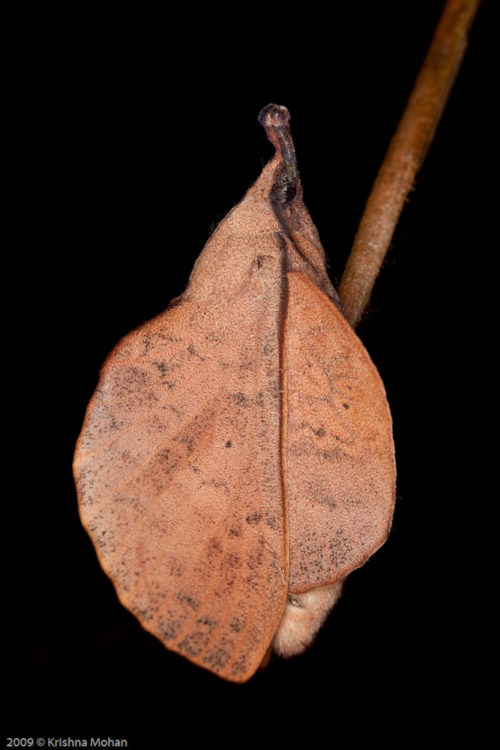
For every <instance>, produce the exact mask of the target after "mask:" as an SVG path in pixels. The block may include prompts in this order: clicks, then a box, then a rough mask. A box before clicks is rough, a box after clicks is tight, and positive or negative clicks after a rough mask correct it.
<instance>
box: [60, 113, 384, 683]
mask: <svg viewBox="0 0 500 750" xmlns="http://www.w3.org/2000/svg"><path fill="white" fill-rule="evenodd" d="M259 119H260V122H261V124H262V125H263V126H264V128H265V130H266V133H267V135H268V137H269V139H270V141H271V142H272V143H273V145H274V147H275V150H276V152H275V155H274V157H273V158H272V159H271V160H270V161H269V163H268V164H267V165H266V166H265V167H264V169H263V171H262V173H261V175H260V177H259V178H258V179H257V181H256V182H255V184H254V185H253V186H252V187H251V188H250V189H249V190H248V192H247V193H246V195H245V196H244V198H243V199H242V201H241V202H240V203H239V204H238V205H237V206H236V207H235V208H233V209H232V210H231V211H230V212H229V214H228V215H227V216H226V217H225V219H224V220H223V221H222V222H221V223H220V224H219V226H218V227H217V229H216V230H215V231H214V232H213V234H212V236H211V237H210V239H209V240H208V242H207V244H206V245H205V247H204V249H203V251H202V253H201V255H200V256H199V258H198V260H197V261H196V263H195V266H194V268H193V271H192V273H191V276H190V279H189V284H188V286H187V289H186V291H185V292H184V294H182V296H181V297H179V298H177V299H175V300H174V301H172V302H171V304H170V305H169V307H168V308H167V309H166V310H165V311H164V312H163V313H162V314H160V315H158V316H157V317H156V318H154V319H153V320H151V321H150V322H148V323H145V324H144V325H142V326H140V327H139V328H138V329H137V330H135V331H133V332H132V333H130V334H128V335H127V336H125V337H124V338H123V339H122V340H121V341H120V342H119V343H118V345H117V346H116V348H115V349H114V350H113V351H112V353H111V354H110V355H109V357H108V359H107V360H106V362H105V364H104V366H103V369H102V371H101V375H100V379H99V383H98V385H97V389H96V391H95V393H94V395H93V397H92V399H91V401H90V404H89V406H88V409H87V412H86V416H85V420H84V424H83V428H82V431H81V434H80V437H79V439H78V442H77V447H76V452H75V459H74V476H75V482H76V486H77V491H78V502H79V509H80V515H81V520H82V523H83V525H84V527H85V528H86V530H87V531H88V533H89V535H90V538H91V540H92V542H93V544H94V546H95V549H96V552H97V555H98V558H99V561H100V564H101V566H102V568H103V569H104V571H105V572H106V573H107V575H108V576H109V577H110V578H111V580H112V582H113V583H114V586H115V588H116V592H117V595H118V597H119V599H120V601H121V602H122V604H123V605H124V606H125V607H126V608H127V609H129V610H130V611H131V612H132V613H133V614H134V615H135V616H136V617H137V619H138V620H139V622H140V623H141V624H142V626H143V627H144V628H145V629H146V630H148V631H149V632H150V633H153V634H154V635H155V636H156V637H157V638H159V639H160V641H162V643H163V644H164V645H165V646H166V647H167V648H168V649H171V650H172V651H175V652H177V653H179V654H181V655H183V656H185V657H186V658H188V659H189V660H191V661H192V662H194V663H195V664H197V665H199V666H201V667H203V668H205V669H208V670H211V671H212V672H214V673H215V674H217V675H219V676H220V677H222V678H225V679H226V680H231V681H234V682H244V681H246V680H248V679H249V678H250V677H251V676H252V675H253V674H254V673H255V671H256V670H257V669H258V668H259V665H260V664H261V663H262V661H263V659H264V658H265V656H266V654H267V652H268V651H269V649H271V648H272V649H273V650H274V651H276V652H277V653H278V654H281V655H283V656H291V655H293V654H296V653H300V652H301V651H303V650H304V649H305V648H306V647H307V646H308V645H309V644H310V643H311V642H312V640H313V639H314V636H315V634H316V632H317V631H318V629H319V628H320V626H321V624H322V623H323V622H324V620H325V618H326V616H327V613H328V611H329V610H330V608H331V607H332V606H333V604H334V603H335V602H336V600H337V599H338V597H339V595H340V592H341V588H342V583H343V581H344V579H345V578H346V576H347V575H348V574H349V573H350V572H351V571H352V570H354V569H355V568H358V567H359V566H361V565H363V563H364V562H365V561H366V560H367V559H368V558H369V557H370V556H371V555H372V554H373V553H374V552H375V551H376V550H377V549H378V548H379V547H380V546H381V545H382V544H383V543H384V541H385V540H386V538H387V535H388V533H389V530H390V526H391V520H392V515H393V509H394V501H395V480H396V468H395V457H394V444H393V438H392V422H391V414H390V410H389V406H388V403H387V398H386V393H385V390H384V386H383V383H382V381H381V379H380V376H379V374H378V373H377V370H376V368H375V366H374V364H373V363H372V361H371V359H370V357H369V355H368V353H367V352H366V350H365V348H364V347H363V344H362V343H361V341H360V340H359V339H358V337H357V336H356V334H355V333H354V331H353V330H352V328H351V327H350V326H349V324H348V323H347V321H346V320H345V318H344V316H343V314H342V307H341V303H340V300H339V297H338V295H337V293H336V291H335V289H334V288H333V286H332V284H331V282H330V280H329V278H328V274H327V270H326V264H325V253H324V250H323V248H322V246H321V242H320V239H319V235H318V232H317V230H316V228H315V226H314V224H313V222H312V220H311V218H310V215H309V213H308V211H307V208H306V206H305V205H304V202H303V199H302V187H301V183H300V179H299V174H298V170H297V164H296V156H295V149H294V144H293V141H292V137H291V134H290V130H289V124H288V122H289V114H288V111H287V109H286V108H285V107H282V106H279V105H275V104H271V105H268V106H267V107H265V108H264V110H262V112H261V113H260V115H259Z"/></svg>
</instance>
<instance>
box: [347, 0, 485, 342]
mask: <svg viewBox="0 0 500 750" xmlns="http://www.w3.org/2000/svg"><path fill="white" fill-rule="evenodd" d="M479 3H480V0H448V2H447V3H446V6H445V8H444V10H443V13H442V15H441V18H440V20H439V22H438V25H437V28H436V31H435V33H434V38H433V40H432V42H431V46H430V48H429V50H428V52H427V55H426V57H425V60H424V62H423V65H422V68H421V70H420V73H419V74H418V77H417V80H416V82H415V85H414V88H413V91H412V93H411V95H410V98H409V100H408V104H407V105H406V109H405V111H404V113H403V116H402V118H401V120H400V122H399V125H398V127H397V130H396V132H395V134H394V136H393V137H392V140H391V142H390V144H389V148H388V151H387V154H386V156H385V159H384V161H383V163H382V166H381V167H380V170H379V172H378V175H377V177H376V179H375V182H374V184H373V187H372V191H371V193H370V195H369V197H368V201H367V203H366V206H365V210H364V213H363V216H362V218H361V222H360V225H359V228H358V231H357V234H356V237H355V239H354V244H353V247H352V250H351V253H350V256H349V258H348V261H347V264H346V267H345V270H344V274H343V276H342V280H341V282H340V286H339V289H338V292H339V295H340V298H341V300H342V303H343V310H344V315H345V317H346V318H347V320H348V321H349V323H350V324H351V325H352V327H353V328H355V327H356V325H357V324H358V323H359V321H360V319H361V316H362V314H363V311H364V309H365V307H366V305H367V304H368V300H369V298H370V295H371V292H372V289H373V285H374V283H375V280H376V278H377V276H378V273H379V271H380V267H381V265H382V262H383V260H384V257H385V255H386V253H387V250H388V247H389V244H390V242H391V239H392V235H393V233H394V230H395V228H396V224H397V222H398V219H399V216H400V214H401V211H402V209H403V205H404V203H405V201H406V198H407V196H408V193H409V191H410V189H411V187H412V185H413V181H414V179H415V176H416V174H417V172H418V170H419V169H420V167H421V165H422V163H423V161H424V159H425V156H426V154H427V151H428V149H429V146H430V144H431V142H432V139H433V136H434V133H435V130H436V128H437V125H438V123H439V121H440V119H441V115H442V112H443V109H444V106H445V104H446V101H447V99H448V95H449V93H450V91H451V88H452V86H453V83H454V81H455V78H456V76H457V73H458V70H459V68H460V64H461V62H462V59H463V56H464V53H465V49H466V46H467V36H468V33H469V30H470V27H471V25H472V23H473V20H474V17H475V15H476V12H477V9H478V7H479Z"/></svg>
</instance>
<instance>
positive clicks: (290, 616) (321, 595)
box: [272, 578, 345, 657]
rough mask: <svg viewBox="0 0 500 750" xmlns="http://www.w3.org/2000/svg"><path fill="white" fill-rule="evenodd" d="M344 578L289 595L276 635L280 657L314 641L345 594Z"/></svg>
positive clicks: (273, 646)
mask: <svg viewBox="0 0 500 750" xmlns="http://www.w3.org/2000/svg"><path fill="white" fill-rule="evenodd" d="M344 581H345V578H344V579H342V580H340V581H336V582H335V583H332V584H331V585H330V586H322V587H321V588H318V589H313V590H312V591H307V592H306V593H305V594H289V595H288V598H287V603H286V607H285V611H284V613H283V617H282V619H281V622H280V625H279V628H278V630H277V631H276V634H275V636H274V638H273V643H272V648H273V651H274V652H275V653H277V654H278V655H279V656H284V657H287V656H294V655H295V654H300V653H302V651H305V649H306V648H307V647H308V646H309V645H310V644H311V643H312V641H313V640H314V637H315V635H316V633H317V632H318V630H319V629H320V627H321V626H322V625H323V623H324V621H325V620H326V617H327V615H328V613H329V612H330V610H331V609H332V607H333V606H334V604H335V603H336V602H337V601H338V599H339V597H340V594H341V593H342V586H343V583H344Z"/></svg>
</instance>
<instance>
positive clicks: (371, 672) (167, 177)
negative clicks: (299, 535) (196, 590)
mask: <svg viewBox="0 0 500 750" xmlns="http://www.w3.org/2000/svg"><path fill="white" fill-rule="evenodd" d="M332 7H333V14H332V16H331V17H330V15H329V12H327V5H326V4H325V5H315V4H314V3H313V4H307V7H300V6H298V7H297V8H296V10H292V9H291V8H290V7H288V6H287V7H284V6H278V5H270V6H268V7H266V6H256V7H253V6H252V7H249V6H247V7H239V8H238V9H237V8H236V7H234V8H233V9H232V10H227V11H224V12H222V11H221V12H220V13H218V12H217V11H216V10H215V9H214V8H209V7H208V6H206V7H205V10H204V11H203V10H199V9H196V8H194V7H193V8H186V9H185V10H186V14H185V16H182V14H179V15H178V16H177V17H175V16H170V17H167V18H165V19H164V18H163V17H153V16H151V17H147V15H146V14H142V15H141V16H140V17H135V16H133V15H132V12H129V14H128V15H125V11H123V10H121V11H120V15H117V16H116V17H106V18H104V17H101V16H100V15H98V14H96V15H95V16H90V15H87V16H83V14H82V17H81V18H78V19H77V18H74V17H72V18H63V19H61V18H60V17H59V18H58V19H55V18H54V19H50V18H49V19H48V18H47V17H46V16H44V17H43V19H42V18H40V19H36V18H32V19H31V21H30V33H31V34H32V35H33V38H35V37H37V24H38V21H40V23H42V21H43V24H44V34H43V38H42V39H38V40H37V44H36V53H33V50H31V51H30V55H29V63H28V64H27V65H26V67H25V68H22V64H23V61H22V59H21V58H22V57H23V56H22V55H19V59H18V65H17V69H18V70H19V68H22V70H21V73H22V79H23V86H22V96H21V97H20V98H21V99H22V110H21V109H18V110H17V109H14V111H13V113H12V116H13V120H14V122H15V123H17V126H18V130H19V132H18V135H20V136H21V137H20V139H19V143H20V144H22V145H19V146H15V147H14V155H15V157H16V158H18V162H19V170H18V173H17V175H16V181H15V182H14V183H13V185H14V188H13V191H14V193H15V192H16V191H17V190H18V191H19V197H20V201H19V203H20V205H21V211H20V217H19V221H17V222H16V238H15V242H14V244H13V248H12V253H11V255H12V258H11V259H12V260H13V261H14V262H16V261H17V262H18V263H17V266H18V270H17V271H16V273H15V274H14V275H12V276H9V277H8V278H11V279H12V285H13V289H12V291H14V293H15V294H14V298H15V302H13V303H12V304H13V307H10V308H9V309H10V317H9V321H10V323H9V326H8V328H9V330H12V329H14V332H15V333H14V337H13V338H14V341H13V346H14V349H13V351H16V352H17V354H16V357H19V358H20V359H17V360H16V362H17V364H16V366H15V367H14V368H13V370H12V371H11V372H10V374H8V377H9V382H10V383H11V384H12V385H14V386H17V385H19V386H20V395H19V397H18V399H17V401H16V404H17V405H19V406H22V407H23V408H22V409H19V411H17V409H16V426H17V428H18V429H19V433H18V434H19V436H18V437H15V438H14V439H13V440H12V445H11V447H12V448H13V455H14V462H13V463H12V464H9V465H8V466H7V467H6V470H7V473H8V474H10V475H11V476H12V477H13V479H14V482H13V488H14V490H13V492H12V493H10V494H9V498H8V503H7V504H8V510H12V511H13V514H12V520H11V521H9V525H8V526H7V527H6V534H5V537H4V545H3V546H4V551H5V553H6V559H7V573H6V582H7V585H8V589H9V598H8V604H7V610H6V616H5V618H4V619H5V621H6V624H7V627H8V633H7V637H6V640H5V642H6V644H7V666H8V673H7V685H8V696H9V697H8V702H7V706H6V708H7V710H6V717H7V727H6V731H5V734H6V736H33V737H36V736H39V735H40V736H45V737H49V736H52V737H59V736H61V737H66V736H72V737H87V738H88V737H90V736H108V735H110V736H114V737H124V738H127V739H128V742H129V747H136V748H145V749H147V748H155V747H170V746H173V747H175V746H181V747H194V746H195V745H196V746H198V745H200V743H203V744H205V743H208V744H214V745H217V746H221V747H226V746H227V747H229V746H231V747H235V746H238V745H241V744H245V743H247V742H248V743H250V744H255V743H256V742H263V743H265V742H272V741H283V742H286V741H295V742H297V743H299V742H301V741H304V742H307V743H308V744H310V745H314V744H316V742H319V741H320V738H322V737H324V736H325V734H324V732H325V731H326V732H327V735H326V736H327V737H328V742H330V743H331V744H333V743H334V742H339V743H340V744H339V746H341V747H345V746H347V742H349V743H354V744H356V743H357V741H358V740H359V741H361V739H362V738H365V737H368V738H369V739H370V741H372V742H373V741H374V740H375V741H378V740H388V739H395V740H398V741H400V742H402V743H405V744H406V742H407V741H408V739H416V738H417V737H418V738H420V739H422V740H424V741H426V740H436V739H441V740H442V741H445V740H450V739H452V738H455V737H456V736H460V737H462V738H465V737H466V736H470V738H471V739H474V740H476V741H477V739H478V738H479V736H480V734H481V732H482V728H483V727H484V722H485V720H486V719H487V718H488V716H487V708H486V707H485V706H484V704H483V702H482V697H481V689H480V685H481V683H482V680H483V677H484V674H485V671H486V667H485V665H484V662H483V657H482V656H481V648H480V641H481V637H480V633H481V630H482V621H483V618H484V617H485V615H484V610H483V606H482V604H481V602H480V600H479V597H478V596H477V595H476V594H475V593H474V592H475V587H476V584H477V583H478V581H479V578H480V571H481V545H480V535H479V520H478V519H477V516H476V515H475V513H474V506H475V505H476V504H477V503H478V502H479V498H478V497H477V494H478V489H477V487H476V485H475V479H474V456H473V453H472V450H471V445H474V443H475V442H477V438H476V436H475V433H474V428H473V427H471V424H470V421H468V419H467V417H466V414H467V413H469V412H470V410H471V409H472V410H474V409H476V408H477V409H480V408H481V402H482V397H481V391H480V390H477V389H476V390H474V389H472V391H473V392H472V394H471V386H470V379H469V375H470V373H471V371H472V370H474V371H476V372H477V371H479V372H480V371H481V354H480V343H479V333H478V330H477V323H473V322H472V320H471V308H474V311H475V312H476V313H477V312H479V316H478V317H479V319H480V318H481V299H480V297H479V296H476V297H475V298H474V301H472V300H471V290H472V292H474V287H475V281H474V278H475V275H476V274H477V271H476V270H475V269H476V267H477V263H478V262H479V259H480V256H481V255H482V254H483V253H485V252H487V248H488V240H487V221H488V217H487V216H486V209H485V208H484V205H485V202H486V193H487V192H488V185H487V182H486V175H487V174H488V171H489V161H490V145H489V142H488V136H487V133H486V132H485V130H486V119H487V116H486V103H485V100H486V89H487V86H488V85H490V84H489V83H488V80H487V79H488V72H487V71H488V66H487V43H486V36H487V26H488V25H490V24H491V19H489V18H488V16H487V13H488V10H487V6H486V5H485V6H483V7H482V8H481V9H480V11H479V14H478V17H477V20H476V24H475V26H474V28H473V30H472V34H471V39H470V46H469V49H468V52H467V55H466V58H465V61H464V63H463V66H462V69H461V72H460V74H459V78H458V80H457V83H456V85H455V88H454V90H453V92H452V94H451V98H450V100H449V103H448V106H447V108H446V111H445V113H444V116H443V120H442V122H441V125H440V127H439V129H438V131H437V134H436V137H435V140H434V143H433V145H432V148H431V150H430V152H429V154H428V158H427V161H426V163H425V165H424V167H423V169H422V170H421V173H420V175H419V177H418V180H417V183H416V186H415V189H414V191H413V192H412V193H411V195H410V198H409V201H408V204H407V206H406V207H405V210H404V213H403V216H402V218H401V221H400V223H399V225H398V228H397V231H396V233H395V236H394V239H393V243H392V246H391V250H390V252H389V255H388V258H387V260H386V262H385V265H384V268H383V270H382V273H381V276H380V278H379V280H378V282H377V285H376V288H375V291H374V294H373V297H372V300H371V302H370V306H369V310H368V311H367V313H366V314H365V316H364V319H363V321H362V323H361V324H360V326H359V328H358V334H359V335H360V337H361V339H362V340H363V342H364V343H365V345H366V347H367V349H368V351H369V352H370V354H371V356H372V358H373V360H374V361H375V363H376V365H377V367H378V369H379V371H380V373H381V375H382V378H383V379H384V382H385V385H386V389H387V393H388V398H389V402H390V404H391V407H392V412H393V418H394V432H395V442H396V451H397V459H398V493H397V496H398V500H397V507H396V513H395V519H394V525H393V530H392V534H391V537H390V539H389V541H388V542H387V543H386V545H385V546H384V547H383V548H382V549H381V550H380V551H379V552H377V554H376V555H375V556H374V557H373V558H371V560H370V561H369V562H368V563H367V564H366V565H365V566H364V567H363V568H362V569H360V570H359V571H356V572H355V573H354V574H353V575H352V576H351V577H350V579H349V580H348V583H347V585H346V587H345V592H344V595H343V597H342V599H341V602H340V603H339V604H338V606H337V607H336V609H335V610H334V611H333V613H332V615H331V616H330V618H329V620H328V622H327V624H326V625H325V626H324V628H323V629H322V631H321V633H320V634H319V636H318V638H317V641H316V643H315V645H314V646H313V647H312V648H311V649H310V650H309V651H308V652H307V653H306V654H304V655H303V656H300V657H297V658H295V659H292V660H288V661H281V660H279V659H277V658H273V660H272V661H271V664H270V666H269V667H268V668H267V669H266V670H265V671H264V672H262V673H260V674H258V675H256V676H255V677H254V678H253V679H252V680H251V681H250V682H249V683H247V684H245V685H233V684H229V683H225V682H223V681H221V680H219V679H218V678H216V677H214V676H213V675H211V674H209V673H208V672H205V671H203V670H202V669H200V668H197V667H194V666H193V665H191V664H190V663H188V662H187V661H185V660H183V659H182V658H181V657H179V656H177V655H175V654H171V653H169V652H168V651H166V650H165V649H164V648H163V646H162V645H161V644H160V643H159V642H158V641H156V640H155V639H154V638H153V637H152V636H150V635H149V634H147V633H146V632H145V631H143V630H142V629H141V627H140V626H139V624H138V623H137V622H136V620H135V619H134V618H133V616H132V615H130V614H129V613H128V612H127V611H126V610H125V609H123V608H122V607H121V606H120V604H119V603H118V600H117V598H116V596H115V594H114V590H113V587H112V585H111V583H110V582H109V581H108V579H107V578H106V576H105V575H104V574H103V573H102V571H101V569H100V567H99V565H98V563H97V560H96V557H95V554H94V551H93V547H92V545H91V543H90V540H89V539H88V538H87V536H86V534H85V532H84V530H83V529H82V527H81V526H80V523H79V520H78V512H77V505H76V496H75V491H74V487H73V482H72V475H71V461H72V453H73V449H74V443H75V440H76V438H77V436H78V433H79V429H80V425H81V422H82V419H83V415H84V411H85V406H86V403H87V401H88V399H89V398H90V396H91V394H92V392H93V389H94V387H95V384H96V379H97V374H98V371H99V368H100V366H101V364H102V362H103V360H104V358H105V356H106V355H107V353H108V352H109V351H110V350H111V349H112V347H113V346H114V344H115V343H116V342H117V341H118V340H119V339H120V337H121V336H122V335H124V334H125V333H127V332H128V331H129V330H131V329H132V328H134V327H135V326H137V325H138V324H140V323H141V322H143V321H144V320H147V319H149V318H151V317H152V316H154V315H155V314H157V313H158V312H160V311H161V310H162V309H164V308H165V307H166V305H167V303H168V302H169V300H170V299H171V298H172V297H174V296H176V295H178V294H180V293H181V292H182V290H183V289H184V288H185V286H186V283H187V279H188V276H189V273H190V270H191V268H192V265H193V263H194V260H195V259H196V257H197V255H198V254H199V252H200V251H201V249H202V247H203V245H204V243H205V241H206V239H207V238H208V236H209V234H210V232H211V231H212V229H213V228H214V226H215V225H216V224H217V223H218V222H219V221H220V220H221V219H222V218H223V217H224V215H225V214H226V213H227V212H228V211H229V210H230V209H231V208H232V206H233V205H234V204H235V203H236V202H238V200H239V199H240V198H241V197H242V195H243V194H244V192H245V191H246V189H247V188H248V187H249V186H250V184H251V183H252V182H253V181H254V180H255V179H256V178H257V176H258V174H259V172H260V170H261V168H262V166H263V165H264V164H265V162H266V161H267V160H268V158H270V156H271V154H272V147H271V145H270V144H269V143H268V142H267V141H266V138H265V135H264V132H263V130H262V128H261V127H260V125H259V124H258V122H257V113H258V112H259V110H260V109H261V107H262V106H264V105H265V104H267V103H268V102H271V101H274V102H277V103H280V104H285V105H286V106H287V107H288V108H289V110H290V112H291V117H292V120H291V126H292V133H293V135H294V139H295V145H296V150H297V156H298V163H299V169H300V172H301V178H302V183H303V187H304V197H305V202H306V204H307V206H308V208H309V211H310V213H311V215H312V217H313V220H314V222H315V224H316V226H317V228H318V230H319V233H320V236H321V239H322V242H323V245H324V247H325V250H326V252H327V254H328V258H329V264H330V272H331V277H332V280H333V281H334V283H336V282H338V280H339V278H340V276H341V273H342V269H343V265H344V263H345V260H346V257H347V255H348V252H349V249H350V245H351V243H352V239H353V236H354V234H355V231H356V227H357V223H358V222H359V219H360V216H361V213H362V209H363V205H364V202H365V200H366V197H367V195H368V192H369V189H370V187H371V184H372V181H373V179H374V177H375V174H376V171H377V169H378V166H379V165H380V163H381V160H382V158H383V155H384V153H385V149H386V147H387V143H388V140H389V138H390V136H391V134H392V133H393V131H394V129H395V126H396V124H397V121H398V118H399V115H400V114H401V112H402V110H403V107H404V104H405V101H406V98H407V96H408V94H409V92H410V90H411V86H412V83H413V81H414V78H415V76H416V74H417V72H418V69H419V67H420V63H421V61H422V58H423V55H424V53H425V51H426V49H427V46H428V43H429V41H430V38H431V35H432V32H433V29H434V27H435V24H436V22H437V18H438V16H439V12H440V8H441V3H439V2H429V3H425V2H421V1H419V2H417V1H416V0H415V1H413V0H411V1H408V0H407V1H406V2H404V3H401V2H386V1H383V0H382V1H381V2H378V3H368V2H365V3H364V2H355V1H353V2H351V3H345V4H344V3H339V4H332ZM177 10H178V9H177ZM52 20H53V22H54V25H52ZM56 20H57V23H59V24H62V27H61V26H56ZM24 41H26V40H24ZM29 47H30V44H29V43H26V48H29ZM6 286H7V287H8V286H9V283H7V285H6ZM476 291H477V290H476ZM6 292H7V293H8V292H9V289H8V288H6ZM478 308H479V311H478ZM8 393H9V394H10V393H11V390H10V389H9V390H8ZM7 401H10V396H9V397H8V398H7ZM8 405H9V404H7V406H8ZM19 415H20V416H19ZM457 733H458V734H457ZM340 738H342V742H340ZM346 738H347V739H346ZM321 741H324V740H321Z"/></svg>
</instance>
